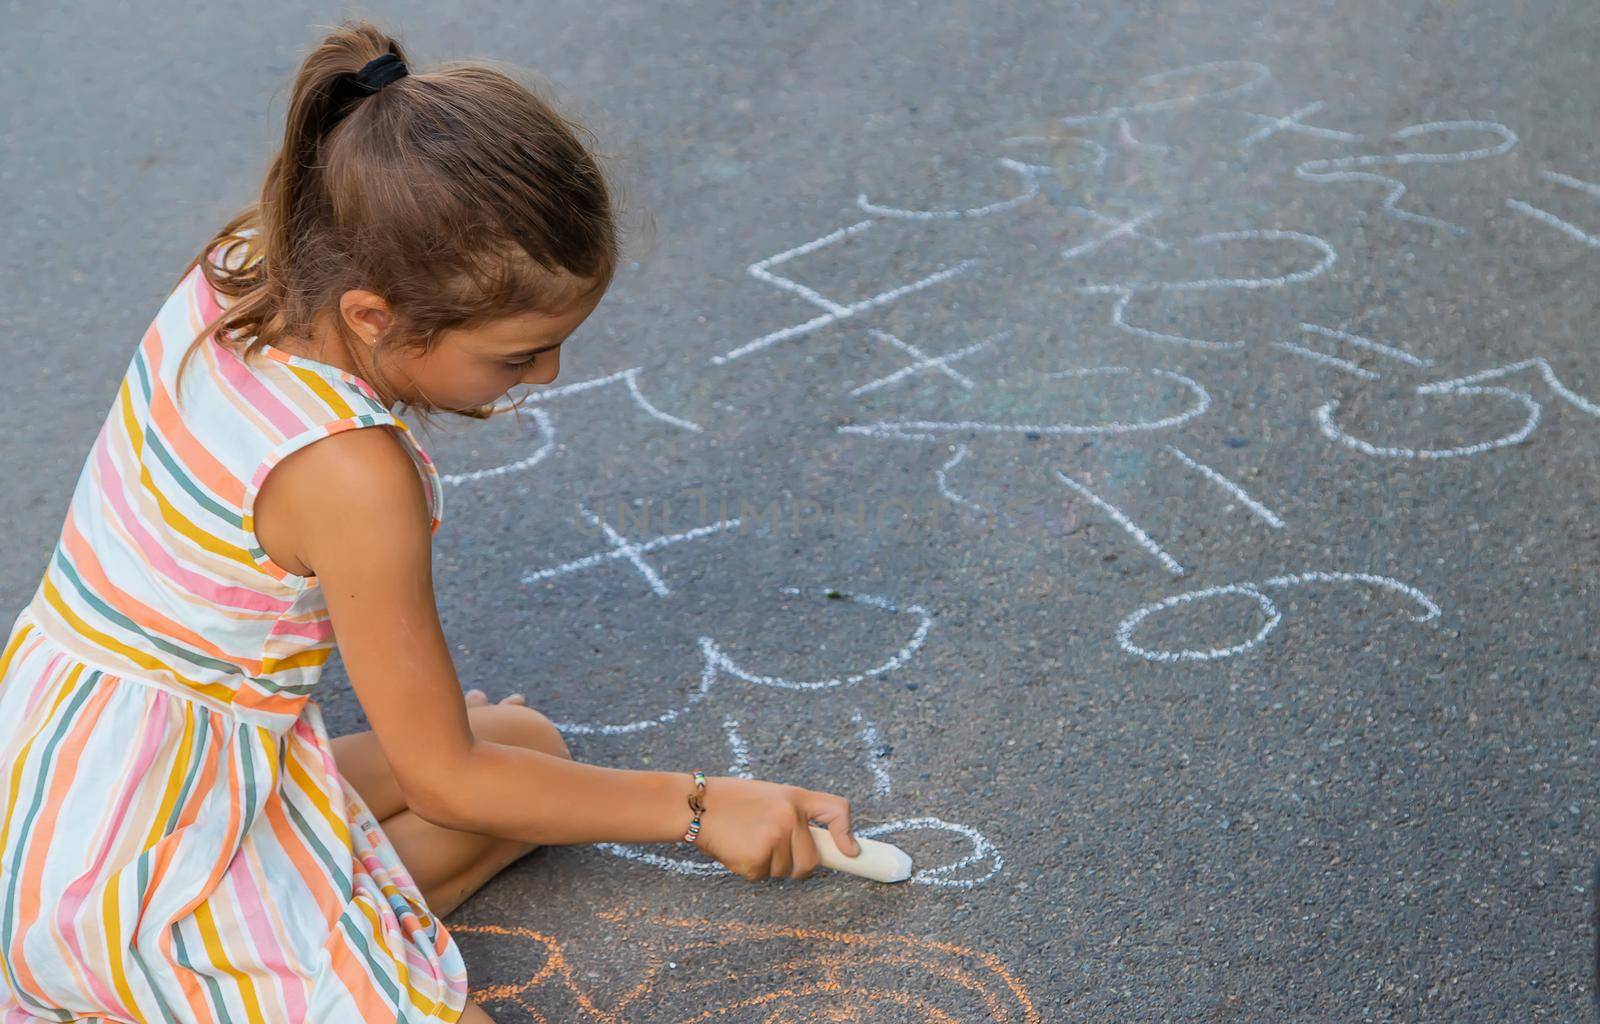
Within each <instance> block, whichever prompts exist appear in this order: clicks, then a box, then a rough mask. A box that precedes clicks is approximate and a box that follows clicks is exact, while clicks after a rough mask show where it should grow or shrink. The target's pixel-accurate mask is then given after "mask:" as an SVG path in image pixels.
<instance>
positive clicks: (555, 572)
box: [522, 504, 739, 597]
mask: <svg viewBox="0 0 1600 1024" xmlns="http://www.w3.org/2000/svg"><path fill="white" fill-rule="evenodd" d="M578 510H579V511H580V512H582V513H583V517H584V518H585V519H587V520H589V522H591V523H594V524H595V525H596V526H598V527H599V528H600V529H601V530H602V531H603V532H604V533H605V535H606V539H607V540H608V541H610V542H611V548H610V549H609V550H606V551H596V552H595V553H594V554H592V555H586V556H585V557H583V558H579V559H575V560H574V561H571V562H564V563H562V564H561V565H557V566H552V567H551V568H548V569H536V570H534V571H533V572H530V573H528V574H527V575H526V576H524V577H522V582H524V583H533V582H535V581H536V580H543V579H549V578H550V577H552V576H560V575H563V574H565V573H569V572H577V571H578V570H580V569H589V568H592V567H594V566H596V565H599V564H600V563H601V562H608V561H611V560H612V559H616V558H625V559H627V560H628V561H630V562H632V563H633V567H634V568H635V569H638V570H639V572H640V574H641V575H643V576H644V578H645V582H647V583H649V584H650V589H651V590H652V591H653V592H654V593H655V594H656V595H657V596H658V597H666V596H667V595H668V594H670V593H672V591H670V590H668V589H667V585H666V583H664V582H663V581H662V579H661V577H660V575H658V574H657V573H656V571H655V570H654V569H652V568H651V567H650V564H649V563H648V562H646V561H645V560H644V559H643V558H642V557H640V556H642V555H645V554H648V553H649V552H651V551H654V550H656V549H657V548H664V547H666V546H667V545H668V544H677V543H678V542H680V541H686V540H694V539H695V538H696V537H704V536H705V535H706V534H708V533H716V532H717V531H719V530H726V529H728V528H730V527H734V526H738V525H739V520H738V518H737V517H736V518H733V519H723V520H720V521H718V522H715V523H712V524H711V525H709V526H697V527H695V528H694V529H692V530H685V531H684V532H683V533H673V534H663V535H661V536H658V537H652V538H651V539H650V540H647V541H645V542H644V543H643V544H637V543H634V542H631V541H629V540H628V539H627V538H626V537H624V536H622V534H620V533H618V532H617V531H616V530H614V529H612V528H611V524H610V523H607V522H606V521H605V520H603V519H601V518H600V517H599V516H597V515H595V514H594V513H593V512H591V511H589V509H588V507H587V506H585V505H582V504H580V505H579V506H578Z"/></svg>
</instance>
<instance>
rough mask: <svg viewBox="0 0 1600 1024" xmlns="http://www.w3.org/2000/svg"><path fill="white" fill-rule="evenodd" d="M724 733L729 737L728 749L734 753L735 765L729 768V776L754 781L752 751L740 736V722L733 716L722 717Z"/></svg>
mask: <svg viewBox="0 0 1600 1024" xmlns="http://www.w3.org/2000/svg"><path fill="white" fill-rule="evenodd" d="M722 731H723V732H725V733H727V736H728V749H729V750H731V751H732V752H733V764H732V765H730V766H729V768H728V774H729V775H734V776H737V777H738V778H741V779H753V778H755V776H754V775H752V774H751V773H750V749H749V748H748V747H746V746H745V745H744V737H742V736H740V735H739V722H738V720H737V719H736V718H734V717H733V716H732V715H724V716H722Z"/></svg>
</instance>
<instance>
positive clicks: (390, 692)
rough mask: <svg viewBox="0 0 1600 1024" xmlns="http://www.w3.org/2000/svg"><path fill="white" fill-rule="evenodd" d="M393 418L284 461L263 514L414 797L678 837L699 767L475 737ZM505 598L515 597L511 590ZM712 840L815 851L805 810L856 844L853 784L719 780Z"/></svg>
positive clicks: (418, 484) (806, 857)
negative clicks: (848, 796)
mask: <svg viewBox="0 0 1600 1024" xmlns="http://www.w3.org/2000/svg"><path fill="white" fill-rule="evenodd" d="M388 435H389V432H388V430H387V429H383V428H378V429H364V430H349V431H344V432H342V433H339V434H335V435H333V436H331V437H327V438H324V439H322V440H319V441H317V442H316V443H314V444H310V445H307V446H306V447H304V448H301V449H299V450H298V451H296V452H294V453H293V454H292V455H289V456H287V457H286V458H284V459H283V461H281V462H280V463H279V464H278V465H277V466H275V467H274V468H273V469H272V471H271V473H270V474H269V475H268V477H267V481H266V482H265V483H263V485H262V488H261V493H260V495H259V496H258V498H257V503H256V518H257V521H258V523H259V522H260V520H261V519H262V518H264V517H266V516H268V515H270V516H273V517H275V518H274V520H273V522H274V530H273V534H274V536H276V537H284V536H292V537H294V538H295V541H294V549H295V550H294V552H293V554H294V555H295V559H296V560H297V561H299V562H302V563H304V564H305V565H306V566H309V567H310V568H311V570H312V571H313V572H314V573H315V574H316V575H317V578H318V580H319V582H320V585H321V587H322V591H323V596H324V598H325V600H326V602H327V606H328V613H329V617H330V619H331V621H332V624H333V628H334V634H335V636H336V637H337V638H338V643H339V651H340V655H341V657H342V658H343V660H344V664H345V668H346V670H347V671H348V673H349V676H350V682H351V686H352V688H353V689H354V690H355V692H356V696H357V697H358V698H359V699H360V701H361V706H362V709H363V710H364V711H365V712H366V715H367V719H368V721H369V722H371V724H372V731H373V733H374V735H375V736H376V737H377V740H378V745H379V746H380V747H381V748H382V750H383V753H384V756H385V758H386V759H387V760H388V762H389V764H390V765H391V767H392V768H393V770H394V774H395V781H396V782H397V783H398V785H399V787H400V790H401V792H402V793H403V794H404V795H405V798H406V803H407V805H408V806H409V807H410V808H411V809H412V810H413V811H415V812H416V813H417V814H418V815H420V816H421V817H423V818H425V819H427V820H429V821H432V822H434V823H436V824H439V825H442V826H445V827H447V828H454V829H460V830H465V831H471V832H481V833H486V834H490V835H498V836H504V837H506V838H515V839H520V840H522V841H524V842H529V843H538V844H541V845H563V844H571V843H589V842H603V841H611V842H671V841H673V840H677V839H680V838H682V837H683V834H684V830H685V829H686V828H687V827H688V824H689V821H690V818H691V817H692V812H691V811H690V809H689V805H688V802H687V797H688V795H689V793H690V792H691V791H692V790H693V778H692V776H691V775H690V774H689V773H688V772H686V771H685V772H663V771H635V770H629V769H621V768H606V767H601V766H598V765H587V764H582V763H579V762H576V761H570V760H568V759H566V758H563V757H556V756H553V755H550V754H544V753H540V752H538V751H534V750H529V749H527V748H525V747H520V746H515V745H509V744H502V743H495V742H492V741H489V740H482V739H478V738H477V737H476V736H475V735H474V733H473V732H472V729H471V726H470V722H469V719H468V716H467V710H466V703H465V701H464V700H463V698H462V694H461V684H460V681H459V679H458V678H457V676H456V672H455V666H454V665H453V663H452V662H451V658H450V651H449V645H448V643H447V642H446V640H445V637H444V632H443V629H442V628H441V626H440V623H439V617H438V611H437V608H436V607H435V604H434V594H433V572H432V543H431V537H430V536H429V530H428V527H429V518H428V508H427V504H426V495H425V494H424V493H423V489H422V480H421V478H420V477H419V476H418V474H417V471H416V467H415V466H414V465H413V463H412V461H411V458H410V456H409V455H408V454H407V453H406V452H405V451H404V449H403V448H402V447H401V444H402V442H401V441H400V440H399V439H398V438H395V437H391V436H388ZM508 599H511V600H514V599H515V595H512V596H511V597H509V598H508ZM705 806H706V814H705V819H704V822H703V831H702V832H701V838H700V845H701V846H702V847H703V848H705V849H706V851H707V852H708V853H710V854H711V855H712V856H715V857H717V858H718V859H719V860H722V861H723V863H725V864H727V865H728V866H730V867H731V868H733V869H734V870H735V871H737V872H738V873H740V874H743V875H745V877H747V878H760V877H768V875H769V874H778V873H783V874H789V873H790V872H791V871H792V870H798V869H801V868H802V867H804V868H807V869H808V867H809V866H810V865H814V864H815V857H816V851H815V846H814V844H813V843H812V840H811V838H810V835H809V832H808V830H807V829H806V827H805V826H806V821H807V820H808V819H812V818H814V819H817V820H819V821H825V822H827V823H828V825H829V827H830V829H831V830H832V831H833V833H834V840H835V842H836V843H837V845H838V846H839V847H840V849H842V850H844V851H845V852H846V853H850V854H852V855H853V854H854V853H855V851H856V850H857V849H859V847H858V846H857V845H856V843H855V840H854V838H853V837H852V836H850V834H849V805H848V802H847V801H845V800H844V799H843V798H841V797H836V796H832V795H831V794H826V793H819V792H815V791H812V790H807V789H802V788H800V787H797V786H787V785H782V784H779V783H774V782H766V781H761V780H756V779H737V778H725V777H720V776H718V777H713V778H711V779H709V780H708V781H707V784H706V794H705Z"/></svg>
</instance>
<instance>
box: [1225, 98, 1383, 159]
mask: <svg viewBox="0 0 1600 1024" xmlns="http://www.w3.org/2000/svg"><path fill="white" fill-rule="evenodd" d="M1322 107H1323V103H1322V101H1321V100H1318V101H1317V102H1315V103H1308V104H1306V105H1305V106H1303V107H1301V108H1300V109H1299V110H1295V111H1291V112H1290V113H1287V114H1285V115H1283V116H1282V117H1268V116H1267V115H1266V114H1252V113H1250V112H1249V111H1248V110H1241V111H1240V113H1241V114H1243V115H1244V116H1245V117H1248V118H1251V119H1252V120H1255V121H1259V122H1261V127H1260V128H1257V129H1256V130H1255V131H1253V132H1251V133H1250V134H1249V135H1247V136H1245V137H1244V138H1243V139H1241V140H1240V141H1239V148H1240V149H1247V148H1249V147H1250V146H1253V145H1255V144H1256V143H1258V142H1260V141H1261V140H1262V139H1264V138H1266V137H1267V136H1269V135H1276V134H1277V133H1278V132H1294V133H1295V134H1297V135H1310V136H1311V137H1313V138H1317V139H1334V140H1336V141H1338V142H1360V141H1361V139H1362V138H1363V137H1362V136H1360V135H1356V134H1354V133H1352V132H1341V131H1338V130H1336V129H1333V128H1318V127H1317V126H1316V125H1313V124H1301V123H1300V118H1302V117H1304V116H1305V115H1307V114H1315V113H1316V112H1317V111H1319V110H1321V109H1322Z"/></svg>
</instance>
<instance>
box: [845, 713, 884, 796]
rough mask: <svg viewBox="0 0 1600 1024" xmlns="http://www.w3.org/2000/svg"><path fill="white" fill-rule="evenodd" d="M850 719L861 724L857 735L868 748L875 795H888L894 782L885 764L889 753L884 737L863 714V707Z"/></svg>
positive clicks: (868, 761)
mask: <svg viewBox="0 0 1600 1024" xmlns="http://www.w3.org/2000/svg"><path fill="white" fill-rule="evenodd" d="M850 721H851V722H853V723H854V724H856V725H859V726H861V731H860V732H858V733H857V734H856V735H857V737H858V738H859V739H860V740H861V742H862V744H863V745H864V746H865V747H866V748H867V767H868V768H869V769H870V770H871V771H872V778H873V785H872V795H873V796H888V795H889V791H890V789H891V788H892V786H893V783H892V782H891V781H890V779H889V769H888V768H886V767H885V766H884V763H883V760H884V758H885V757H887V756H888V755H887V754H886V753H884V751H885V750H886V749H887V748H886V746H885V744H884V742H883V737H882V736H880V735H879V734H878V727H877V726H875V725H873V724H872V723H871V722H869V721H867V720H866V719H865V718H863V717H862V716H861V709H860V708H856V709H855V711H854V713H853V714H851V716H850Z"/></svg>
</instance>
